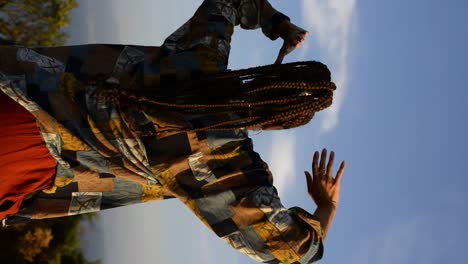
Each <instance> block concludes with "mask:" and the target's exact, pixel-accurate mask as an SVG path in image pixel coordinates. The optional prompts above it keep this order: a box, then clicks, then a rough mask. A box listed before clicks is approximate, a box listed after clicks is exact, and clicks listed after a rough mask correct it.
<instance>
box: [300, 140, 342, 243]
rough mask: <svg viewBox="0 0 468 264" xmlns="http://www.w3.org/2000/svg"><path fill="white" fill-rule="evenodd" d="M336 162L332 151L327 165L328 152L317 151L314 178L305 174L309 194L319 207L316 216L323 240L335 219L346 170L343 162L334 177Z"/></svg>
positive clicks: (313, 166) (313, 163) (313, 170)
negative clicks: (334, 164)
mask: <svg viewBox="0 0 468 264" xmlns="http://www.w3.org/2000/svg"><path fill="white" fill-rule="evenodd" d="M319 156H320V158H319ZM334 161H335V152H333V151H331V153H330V158H329V160H328V163H327V150H326V149H323V150H322V154H321V155H320V154H319V152H318V151H316V152H315V153H314V157H313V161H312V175H313V177H312V175H310V173H309V172H308V171H305V172H304V173H305V176H306V181H307V192H308V193H309V195H310V197H311V198H312V200H313V201H314V202H315V204H316V205H317V210H315V212H314V215H315V216H316V217H317V219H318V220H319V221H320V225H321V226H322V230H323V239H325V237H326V235H327V233H328V230H329V229H330V226H331V224H332V222H333V219H334V218H335V214H336V209H337V208H338V202H339V199H340V187H341V178H342V175H343V173H344V170H345V168H346V162H345V161H342V162H341V164H340V168H339V169H338V172H337V173H336V176H335V177H333V163H334Z"/></svg>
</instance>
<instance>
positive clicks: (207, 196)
mask: <svg viewBox="0 0 468 264" xmlns="http://www.w3.org/2000/svg"><path fill="white" fill-rule="evenodd" d="M259 3H263V4H259ZM264 4H268V3H267V2H266V1H260V0H258V1H254V0H206V1H204V2H203V4H202V5H201V6H200V7H199V9H198V10H197V11H196V13H195V15H194V16H193V17H192V18H191V19H190V20H189V21H188V22H187V23H185V24H184V25H183V26H182V27H181V28H179V29H178V30H177V31H176V32H175V33H174V34H172V35H171V36H169V37H168V38H167V39H166V41H165V42H164V44H163V46H161V47H145V46H128V45H127V46H124V45H82V46H69V47H57V48H34V49H30V48H25V47H0V89H1V91H2V92H3V93H5V94H7V95H8V96H10V97H11V98H12V99H14V100H15V101H16V102H18V103H19V104H20V105H21V106H23V107H24V108H25V109H26V110H28V111H29V112H30V113H31V114H32V115H34V117H35V118H36V119H37V125H38V128H39V131H40V132H41V135H42V137H43V139H44V141H45V142H46V145H47V148H48V150H49V152H50V153H51V155H52V156H53V157H54V159H55V160H56V163H57V165H56V166H57V167H56V170H57V172H56V176H55V180H54V186H53V187H52V188H50V189H45V190H42V191H40V192H36V193H34V194H31V198H29V199H27V200H25V201H24V202H23V204H22V206H21V210H20V211H19V212H18V213H17V214H15V215H11V216H9V217H7V218H6V219H4V220H3V222H4V224H5V225H11V224H15V223H19V222H23V221H24V220H27V219H40V218H50V217H60V216H67V215H76V214H82V213H89V212H97V211H99V210H103V209H108V208H114V207H119V206H124V205H130V204H137V203H144V202H150V201H155V200H164V199H169V198H178V199H179V200H180V201H181V202H182V203H184V204H185V205H186V206H187V207H188V208H190V209H191V211H192V212H193V213H194V214H195V215H196V216H197V217H198V218H199V219H200V220H201V221H202V222H203V223H204V224H205V225H206V226H207V227H208V228H209V229H210V230H212V231H213V232H215V233H216V234H217V235H218V236H219V237H220V238H221V239H222V240H224V241H226V242H227V243H229V244H230V245H231V246H232V247H233V248H235V249H236V250H238V251H240V252H242V253H244V254H246V255H248V256H249V257H251V258H252V259H254V260H256V261H259V262H264V263H312V262H314V261H316V260H318V259H320V258H321V257H322V254H323V242H322V231H321V228H320V224H319V222H318V221H316V220H314V217H313V215H311V214H309V213H308V212H306V211H305V210H303V209H301V208H299V207H294V208H290V209H287V208H285V207H284V206H283V205H282V204H281V201H280V199H279V197H278V194H277V191H276V189H275V187H274V186H273V185H272V181H273V180H272V175H271V173H270V171H269V170H268V166H267V164H266V163H265V162H263V161H262V160H261V158H260V156H259V155H258V154H257V153H256V152H255V151H254V150H253V145H252V140H251V139H250V138H249V137H248V136H247V134H246V132H245V131H241V130H239V131H229V132H216V131H208V132H196V133H195V132H188V133H186V132H181V129H182V128H184V127H187V126H191V125H193V124H194V123H196V122H202V123H203V122H207V123H209V122H210V120H205V119H204V118H203V117H191V116H178V115H175V114H170V113H159V114H152V115H151V116H150V115H148V114H146V113H145V112H141V111H136V110H124V109H123V108H121V107H119V105H118V104H116V103H112V102H110V101H108V100H105V99H102V98H101V99H100V98H99V97H97V96H96V89H97V88H98V87H99V86H100V84H102V83H103V82H104V83H105V82H107V83H113V84H117V85H120V86H121V87H126V85H128V84H129V83H137V84H139V85H140V86H141V87H145V88H146V89H148V88H154V89H155V92H158V93H163V94H164V93H166V94H171V89H173V86H172V87H171V84H174V81H177V80H179V79H185V80H187V79H190V78H194V76H197V75H200V74H205V73H211V72H219V71H225V70H226V67H227V60H228V56H229V50H230V40H231V35H232V33H233V27H234V26H236V25H240V26H242V27H243V28H246V29H254V28H260V27H261V28H262V29H263V32H264V33H265V34H266V35H267V36H268V37H270V38H275V34H274V32H271V26H270V25H269V24H268V19H265V18H264V17H262V12H263V10H262V8H261V7H262V6H264ZM122 89H124V88H122Z"/></svg>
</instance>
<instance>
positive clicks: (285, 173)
mask: <svg viewBox="0 0 468 264" xmlns="http://www.w3.org/2000/svg"><path fill="white" fill-rule="evenodd" d="M270 146H271V148H270V156H269V157H268V161H269V162H268V164H269V167H270V170H271V172H272V173H273V176H274V184H275V187H276V188H277V189H278V193H279V196H280V197H283V196H284V194H285V193H286V190H287V189H288V187H289V186H291V185H293V184H294V183H295V179H296V175H295V168H294V165H295V160H296V151H295V149H296V133H295V132H294V131H293V130H281V131H276V132H274V133H272V139H271V144H270Z"/></svg>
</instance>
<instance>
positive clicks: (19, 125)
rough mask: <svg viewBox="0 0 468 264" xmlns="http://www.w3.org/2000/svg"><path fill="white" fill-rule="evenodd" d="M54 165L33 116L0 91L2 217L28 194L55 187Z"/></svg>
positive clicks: (14, 209) (0, 196)
mask: <svg viewBox="0 0 468 264" xmlns="http://www.w3.org/2000/svg"><path fill="white" fill-rule="evenodd" d="M55 166H56V164H55V160H54V158H52V156H51V155H50V153H49V151H48V149H47V147H46V145H45V143H44V140H43V139H42V137H41V135H40V134H39V130H38V129H37V126H36V119H35V118H34V116H33V115H31V114H30V113H29V112H28V111H26V110H25V109H24V108H23V107H22V106H20V105H19V104H18V103H16V102H15V101H13V100H12V99H11V98H10V97H9V96H7V95H6V94H4V93H3V92H1V91H0V220H1V219H4V218H5V217H6V216H8V215H12V214H15V213H17V212H18V210H19V209H20V206H21V203H22V202H23V199H24V197H25V196H26V195H28V194H30V193H33V192H35V191H38V190H42V189H46V188H50V187H52V184H53V179H54V175H55Z"/></svg>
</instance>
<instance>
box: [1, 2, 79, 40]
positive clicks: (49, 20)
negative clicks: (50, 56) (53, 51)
mask: <svg viewBox="0 0 468 264" xmlns="http://www.w3.org/2000/svg"><path fill="white" fill-rule="evenodd" d="M77 6H78V3H77V2H76V0H0V45H2V44H3V45H8V44H20V45H24V46H59V45H64V44H65V42H66V40H67V38H68V34H67V33H66V32H63V28H64V27H66V26H67V25H68V24H69V23H70V11H71V10H72V9H73V8H75V7H77Z"/></svg>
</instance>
